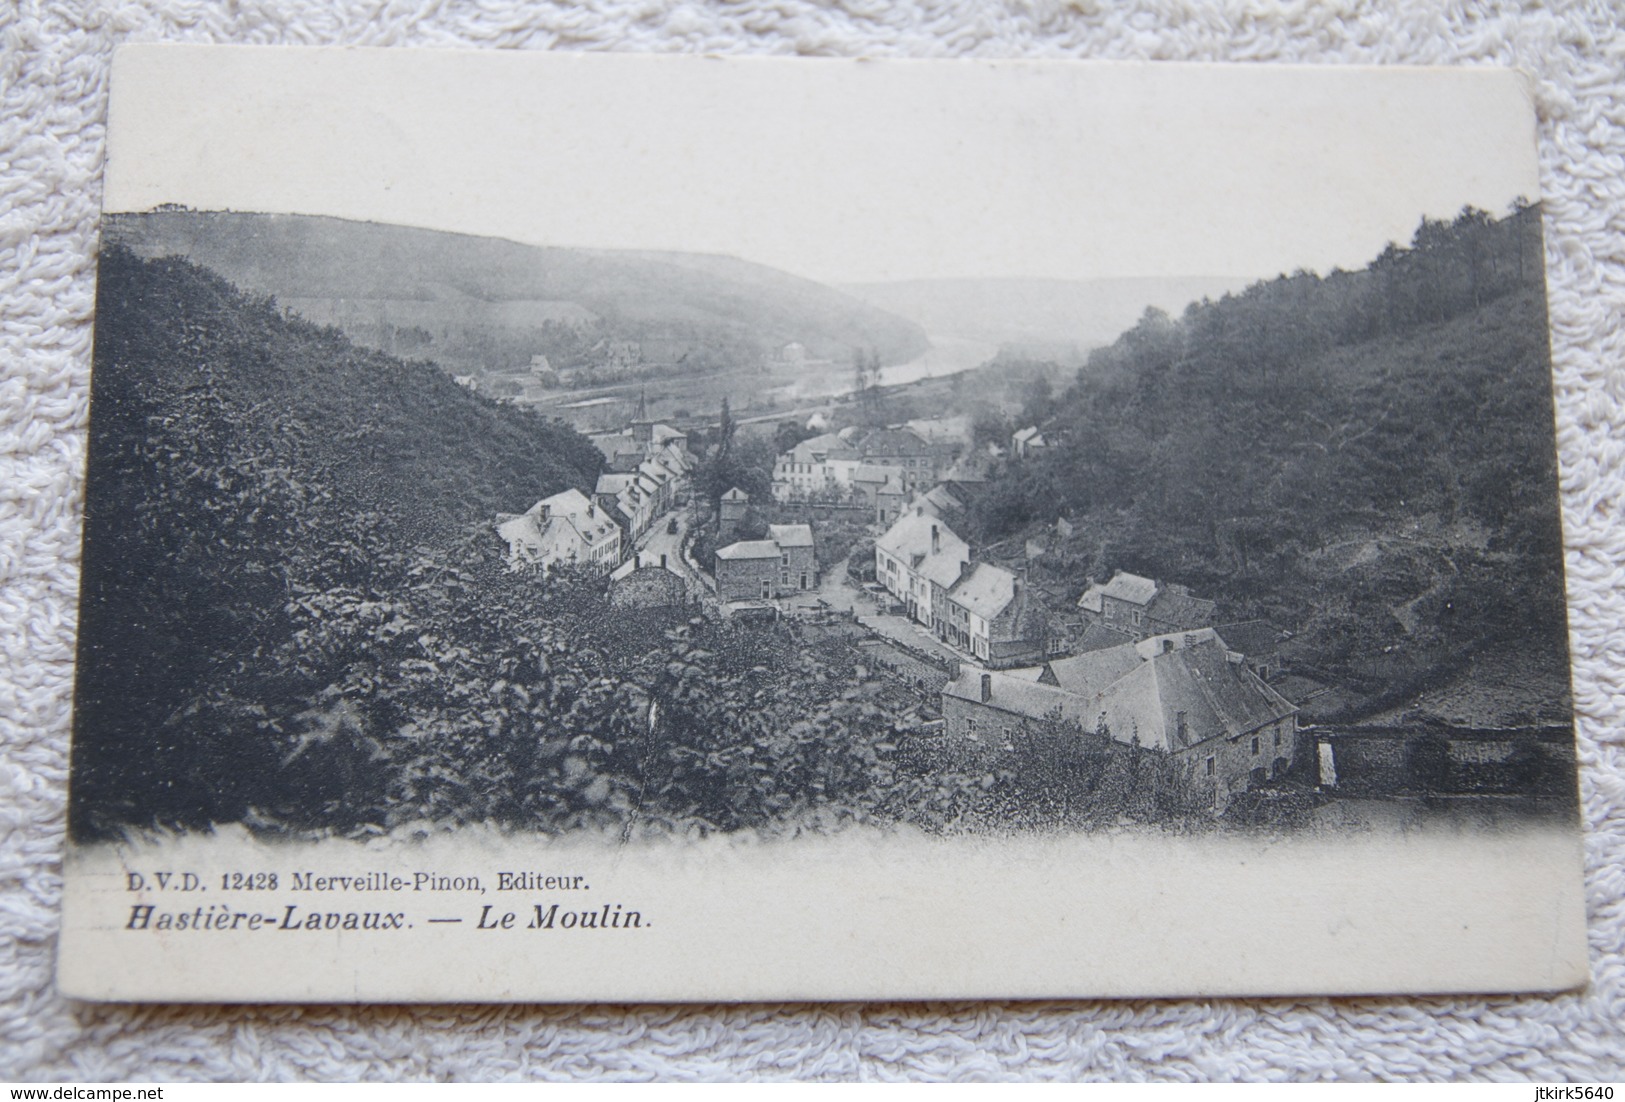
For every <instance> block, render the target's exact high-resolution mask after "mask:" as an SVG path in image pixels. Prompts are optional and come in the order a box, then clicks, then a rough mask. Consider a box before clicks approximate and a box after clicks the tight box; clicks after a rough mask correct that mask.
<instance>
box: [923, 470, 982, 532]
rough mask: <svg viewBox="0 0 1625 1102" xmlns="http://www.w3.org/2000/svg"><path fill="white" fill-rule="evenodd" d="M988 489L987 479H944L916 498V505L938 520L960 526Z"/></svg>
mask: <svg viewBox="0 0 1625 1102" xmlns="http://www.w3.org/2000/svg"><path fill="white" fill-rule="evenodd" d="M986 489H987V482H986V480H985V479H980V478H950V479H944V480H943V481H942V482H939V483H937V484H936V485H935V486H933V487H932V488H931V489H929V490H927V491H926V492H925V493H923V494H921V495H920V496H919V497H917V498H915V499H914V504H915V505H916V506H917V507H918V508H919V509H921V510H922V511H924V512H926V513H928V514H930V515H931V516H934V517H936V518H937V519H938V520H942V521H946V522H948V523H949V524H958V523H962V522H963V520H964V517H965V514H966V513H967V512H969V511H970V507H971V506H972V505H973V504H974V503H975V502H976V501H977V500H978V499H979V498H980V497H981V496H982V494H983V492H984V491H985V490H986Z"/></svg>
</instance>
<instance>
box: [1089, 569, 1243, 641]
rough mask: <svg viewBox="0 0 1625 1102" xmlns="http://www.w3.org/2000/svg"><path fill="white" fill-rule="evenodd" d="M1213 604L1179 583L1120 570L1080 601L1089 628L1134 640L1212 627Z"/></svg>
mask: <svg viewBox="0 0 1625 1102" xmlns="http://www.w3.org/2000/svg"><path fill="white" fill-rule="evenodd" d="M1216 607H1217V606H1216V605H1215V604H1214V602H1212V601H1210V600H1208V599H1207V598H1205V597H1196V596H1193V595H1192V594H1191V591H1190V590H1189V589H1188V588H1187V587H1185V586H1183V585H1179V584H1177V583H1173V582H1157V581H1153V580H1152V579H1150V578H1143V577H1141V576H1140V575H1138V574H1130V573H1128V572H1127V571H1126V570H1119V571H1118V572H1117V573H1116V574H1113V575H1112V577H1111V580H1109V581H1107V582H1103V583H1095V584H1092V585H1090V586H1089V587H1088V588H1087V589H1085V590H1084V591H1083V595H1082V596H1081V597H1079V598H1078V608H1079V609H1081V610H1082V611H1083V613H1084V620H1085V623H1086V625H1096V624H1098V625H1099V626H1100V627H1102V628H1105V629H1107V630H1109V631H1113V632H1116V633H1117V634H1119V635H1123V636H1127V637H1128V638H1131V639H1144V638H1147V637H1149V636H1152V635H1160V634H1165V633H1168V632H1173V631H1190V630H1192V629H1195V628H1200V627H1207V626H1209V625H1210V624H1212V623H1213V619H1214V616H1215V613H1216Z"/></svg>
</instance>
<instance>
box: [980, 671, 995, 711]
mask: <svg viewBox="0 0 1625 1102" xmlns="http://www.w3.org/2000/svg"><path fill="white" fill-rule="evenodd" d="M992 699H993V675H992V674H990V673H984V674H983V675H982V703H983V704H986V703H987V702H988V701H990V700H992Z"/></svg>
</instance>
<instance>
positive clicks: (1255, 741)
mask: <svg viewBox="0 0 1625 1102" xmlns="http://www.w3.org/2000/svg"><path fill="white" fill-rule="evenodd" d="M1253 757H1255V758H1256V757H1258V736H1257V735H1254V736H1253Z"/></svg>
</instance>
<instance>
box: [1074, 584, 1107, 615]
mask: <svg viewBox="0 0 1625 1102" xmlns="http://www.w3.org/2000/svg"><path fill="white" fill-rule="evenodd" d="M1105 592H1106V587H1105V586H1104V585H1102V584H1100V583H1099V582H1094V583H1091V584H1090V586H1089V588H1088V589H1086V590H1084V591H1083V596H1081V597H1079V598H1078V607H1079V608H1081V609H1083V610H1084V611H1085V612H1101V611H1103V610H1104V608H1105V605H1104V603H1103V602H1102V601H1101V599H1100V598H1101V596H1102V595H1103V594H1104V593H1105Z"/></svg>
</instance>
